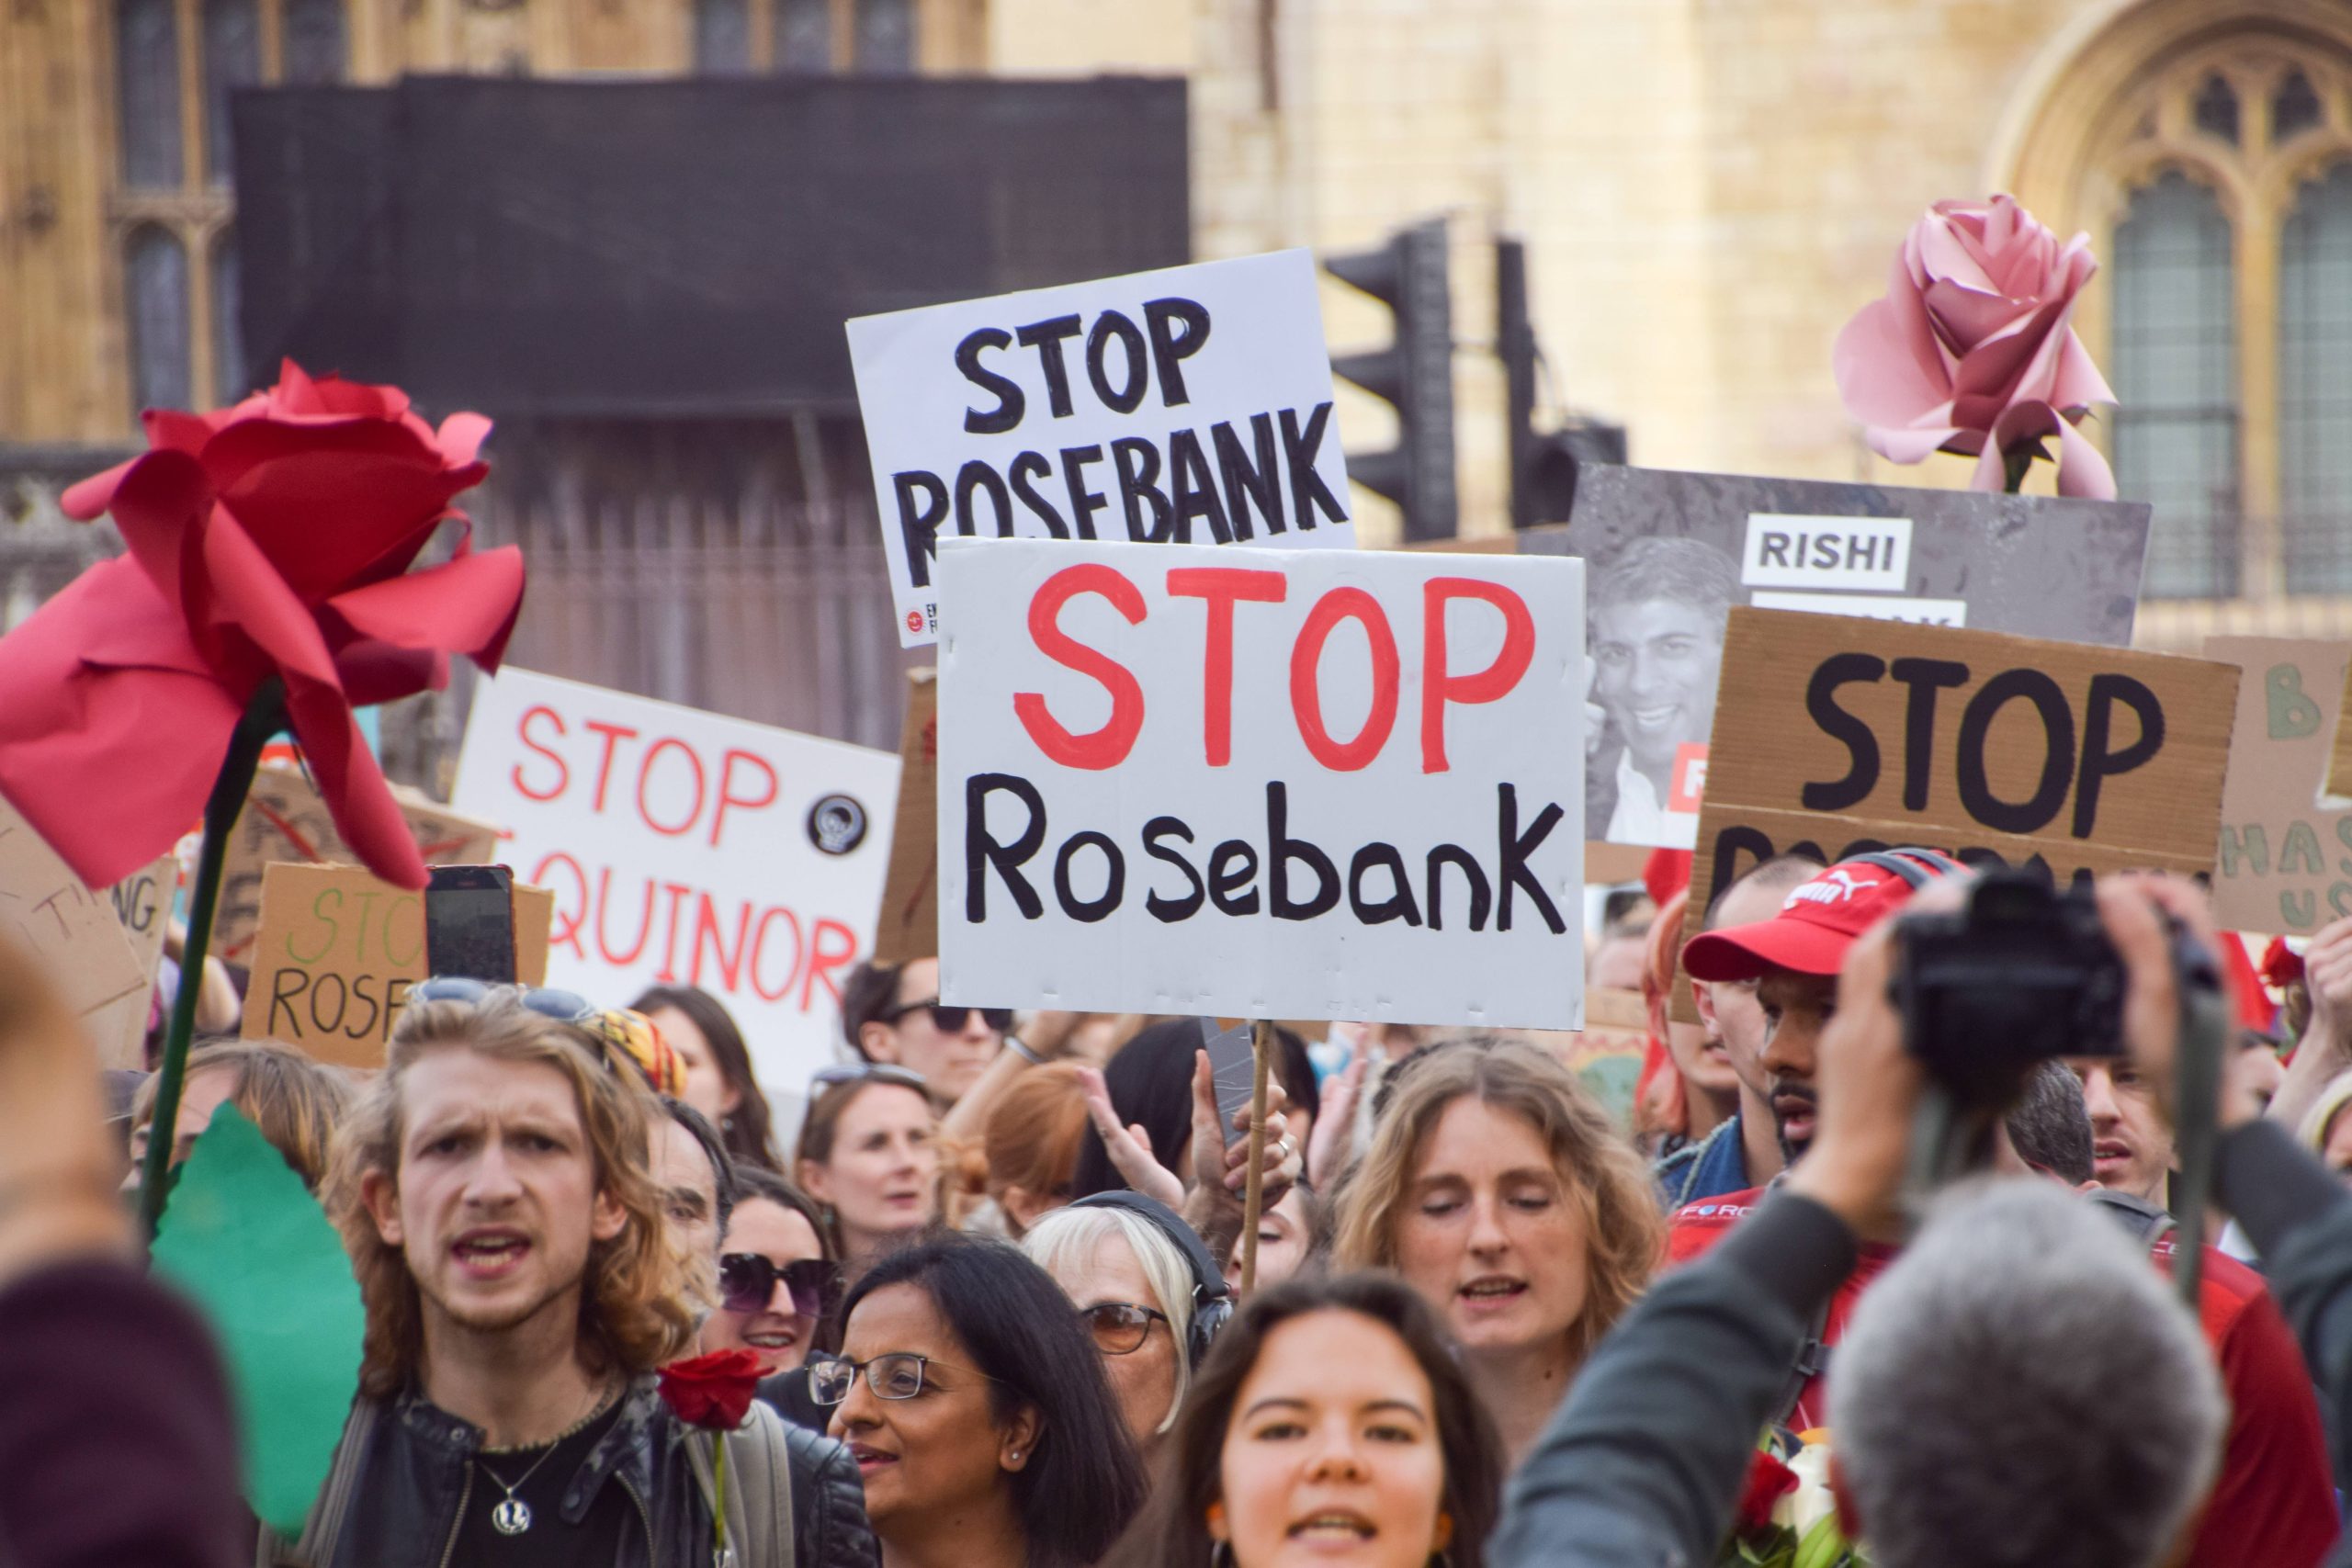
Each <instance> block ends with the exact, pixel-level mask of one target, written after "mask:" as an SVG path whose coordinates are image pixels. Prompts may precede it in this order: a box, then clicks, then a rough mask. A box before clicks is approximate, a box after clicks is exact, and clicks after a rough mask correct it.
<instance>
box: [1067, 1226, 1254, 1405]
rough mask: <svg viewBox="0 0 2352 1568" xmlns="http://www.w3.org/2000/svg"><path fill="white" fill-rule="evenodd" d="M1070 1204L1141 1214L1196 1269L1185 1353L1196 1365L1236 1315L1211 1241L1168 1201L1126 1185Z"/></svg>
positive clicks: (1223, 1271)
mask: <svg viewBox="0 0 2352 1568" xmlns="http://www.w3.org/2000/svg"><path fill="white" fill-rule="evenodd" d="M1070 1207H1071V1208H1073V1209H1125V1211H1126V1212H1127V1213H1131V1214H1140V1215H1141V1216H1142V1217H1143V1218H1145V1219H1147V1220H1148V1221H1150V1222H1151V1224H1153V1225H1155V1226H1156V1227H1158V1229H1159V1234H1160V1235H1164V1236H1166V1237H1167V1238H1168V1239H1169V1241H1170V1242H1171V1243H1173V1244H1174V1246H1175V1247H1176V1250H1177V1251H1178V1252H1180V1253H1182V1254H1183V1256H1184V1263H1185V1266H1186V1267H1187V1268H1189V1269H1192V1271H1193V1331H1192V1333H1191V1334H1190V1335H1189V1336H1188V1337H1186V1339H1185V1342H1184V1356H1185V1359H1186V1360H1187V1361H1189V1362H1190V1363H1191V1365H1193V1367H1195V1368H1197V1367H1198V1366H1199V1365H1200V1364H1201V1358H1202V1357H1204V1356H1205V1355H1207V1354H1208V1353H1209V1345H1210V1343H1211V1342H1212V1341H1213V1340H1215V1339H1216V1336H1217V1331H1218V1330H1219V1329H1221V1328H1223V1327H1224V1326H1225V1325H1227V1323H1229V1322H1231V1321H1232V1319H1233V1287H1232V1286H1230V1285H1228V1284H1227V1283H1226V1282H1225V1270H1224V1269H1219V1268H1218V1267H1217V1266H1216V1258H1212V1257H1211V1256H1209V1249H1208V1245H1207V1244H1206V1243H1205V1242H1204V1241H1202V1240H1201V1238H1200V1237H1199V1236H1197V1235H1193V1227H1192V1226H1190V1225H1188V1224H1185V1223H1184V1222H1183V1220H1182V1218H1181V1217H1180V1216H1179V1215H1178V1214H1177V1213H1176V1212H1175V1211H1174V1210H1172V1209H1170V1207H1169V1206H1168V1205H1167V1204H1165V1203H1163V1202H1161V1201H1159V1199H1157V1198H1147V1197H1145V1196H1144V1195H1143V1194H1142V1193H1140V1192H1135V1191H1130V1190H1127V1189H1125V1188H1117V1187H1114V1188H1113V1189H1111V1190H1108V1191H1104V1192H1095V1193H1091V1194H1089V1195H1088V1196H1086V1197H1084V1198H1080V1199H1079V1200H1078V1201H1076V1202H1074V1203H1072V1204H1071V1205H1070Z"/></svg>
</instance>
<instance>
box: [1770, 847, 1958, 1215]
mask: <svg viewBox="0 0 2352 1568" xmlns="http://www.w3.org/2000/svg"><path fill="white" fill-rule="evenodd" d="M1967 880H1968V879H1967V878H1965V877H1960V876H1951V877H1946V878H1944V879H1942V880H1941V881H1939V882H1936V883H1933V884H1931V885H1930V886H1928V887H1927V888H1926V889H1925V890H1923V891H1922V892H1921V893H1920V894H1919V895H1918V897H1916V898H1914V899H1913V900H1912V901H1911V903H1910V904H1909V906H1907V909H1906V912H1908V911H1909V910H1935V909H1956V908H1959V907H1960V905H1961V903H1962V899H1963V897H1965V888H1966V886H1967ZM1898 918H1899V917H1898ZM1894 924H1895V922H1894V920H1892V919H1890V920H1883V921H1881V922H1880V923H1879V924H1878V925H1877V926H1875V927H1873V928H1872V929H1871V930H1870V931H1866V932H1864V933H1863V934H1862V935H1861V936H1860V938H1858V939H1857V940H1856V941H1855V942H1854V944H1853V946H1852V947H1851V948H1849V949H1848V950H1847V953H1846V962H1845V964H1843V966H1841V967H1840V968H1839V970H1838V1010H1837V1012H1836V1014H1835V1015H1834V1016H1833V1017H1832V1018H1831V1019H1830V1020H1829V1022H1828V1025H1827V1027H1826V1029H1824V1030H1823V1032H1822V1035H1821V1043H1820V1046H1819V1049H1818V1055H1817V1057H1816V1061H1815V1081H1816V1083H1817V1085H1818V1087H1819V1089H1820V1096H1821V1099H1820V1109H1819V1111H1818V1117H1819V1120H1818V1122H1816V1124H1815V1133H1814V1137H1813V1146H1812V1148H1811V1149H1810V1150H1809V1151H1808V1152H1807V1153H1806V1155H1805V1157H1804V1159H1803V1160H1801V1161H1799V1162H1798V1164H1797V1166H1796V1167H1795V1168H1794V1169H1793V1170H1792V1172H1791V1174H1790V1176H1789V1179H1788V1189H1789V1190H1790V1191H1792V1192H1799V1193H1803V1194H1804V1196H1806V1197H1808V1198H1811V1199H1812V1200H1814V1201H1815V1202H1817V1203H1819V1204H1821V1205H1822V1206H1823V1207H1824V1208H1826V1209H1827V1210H1829V1211H1830V1212H1831V1213H1834V1214H1836V1215H1837V1216H1838V1218H1839V1219H1841V1220H1843V1221H1845V1222H1846V1224H1847V1225H1848V1226H1849V1228H1850V1229H1852V1230H1853V1232H1854V1233H1855V1234H1856V1235H1860V1236H1862V1237H1865V1238H1887V1237H1892V1236H1894V1235H1896V1234H1898V1233H1899V1231H1900V1228H1901V1224H1902V1215H1901V1213H1900V1199H1901V1194H1902V1190H1903V1178H1904V1174H1905V1167H1906V1165H1907V1163H1908V1161H1909V1158H1910V1153H1911V1123H1912V1119H1913V1113H1914V1112H1915V1111H1917V1109H1918V1105H1919V1095H1920V1091H1921V1089H1923V1088H1924V1087H1925V1085H1926V1082H1927V1075H1926V1069H1925V1068H1924V1067H1923V1066H1922V1065H1921V1064H1920V1061H1919V1059H1918V1058H1917V1056H1914V1055H1912V1054H1911V1053H1910V1051H1909V1050H1908V1049H1906V1048H1905V1045H1904V1043H1903V1019H1902V1016H1901V1015H1900V1014H1899V1013H1897V1012H1896V1011H1895V1010H1894V1000H1893V998H1891V997H1890V996H1889V994H1888V991H1887V980H1888V977H1889V976H1890V975H1891V974H1892V972H1893V966H1894Z"/></svg>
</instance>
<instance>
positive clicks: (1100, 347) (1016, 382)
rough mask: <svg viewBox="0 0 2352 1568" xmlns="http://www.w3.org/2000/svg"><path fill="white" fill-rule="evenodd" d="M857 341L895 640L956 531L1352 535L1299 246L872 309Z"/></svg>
mask: <svg viewBox="0 0 2352 1568" xmlns="http://www.w3.org/2000/svg"><path fill="white" fill-rule="evenodd" d="M849 348H850V362H851V365H852V367H853V368H854V370H855V372H856V375H857V400H858V404H859V407H860V408H862V409H863V410H864V411H865V444H866V446H867V449H868V450H869V451H870V453H871V454H872V457H873V460H874V495H875V502H876V505H877V507H878V508H879V509H880V513H881V520H882V547H883V551H884V553H885V554H886V555H887V556H888V558H889V562H890V587H891V592H892V595H893V597H894V599H895V601H896V606H897V610H898V619H899V642H900V643H901V644H902V645H903V646H906V647H909V648H913V647H917V646H920V645H922V644H926V643H930V642H933V641H934V640H936V639H937V637H938V634H939V625H940V620H939V617H940V606H941V604H943V603H944V595H943V594H942V593H941V592H940V584H939V582H938V581H937V574H936V565H935V561H936V556H937V550H938V546H939V542H940V541H941V540H943V539H947V538H956V537H961V538H989V539H1011V538H1053V539H1069V540H1091V539H1125V540H1131V541H1148V542H1151V543H1156V544H1179V545H1182V544H1202V545H1206V544H1219V545H1223V544H1251V543H1255V544H1268V545H1351V544H1353V543H1354V542H1355V530H1354V526H1353V525H1352V524H1351V522H1350V521H1349V511H1348V473H1347V465H1346V460H1345V459H1344V458H1343V457H1341V456H1340V429H1339V425H1338V423H1337V422H1336V421H1335V420H1334V419H1333V417H1332V413H1331V362H1330V359H1329V355H1328V353H1327V351H1326V350H1325V348H1324V344H1323V314H1322V310H1321V307H1320V304H1319V302H1318V299H1317V294H1316V286H1315V264H1314V260H1313V258H1312V257H1311V256H1309V255H1308V254H1307V253H1306V252H1305V251H1279V252H1276V253H1274V254H1271V255H1262V256H1243V257H1239V258H1237V259H1235V260H1231V261H1219V262H1205V263H1203V264H1201V265H1197V266H1182V267H1170V268H1168V269H1166V270H1164V271H1160V272H1144V273H1135V274H1131V275H1129V276H1125V277H1109V278H1103V279H1100V280H1098V281H1095V282H1091V283H1080V284H1072V285H1069V286H1068V287H1066V288H1037V289H1031V290H1028V291H1026V292H1024V293H1020V294H1006V295H1001V296H999V297H997V298H995V299H972V300H966V301H963V302H961V303H958V304H953V305H935V306H931V307H928V308H925V309H922V310H899V311H895V312H893V313H891V314H889V315H887V316H863V317H860V318H858V319H857V320H855V321H851V322H850V323H849Z"/></svg>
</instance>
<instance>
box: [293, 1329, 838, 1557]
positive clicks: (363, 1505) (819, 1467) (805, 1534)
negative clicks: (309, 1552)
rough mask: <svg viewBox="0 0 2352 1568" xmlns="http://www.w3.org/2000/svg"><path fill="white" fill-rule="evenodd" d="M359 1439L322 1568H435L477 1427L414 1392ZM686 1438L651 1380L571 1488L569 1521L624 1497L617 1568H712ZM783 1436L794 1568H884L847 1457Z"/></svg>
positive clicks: (477, 1444) (630, 1400)
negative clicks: (611, 1492)
mask: <svg viewBox="0 0 2352 1568" xmlns="http://www.w3.org/2000/svg"><path fill="white" fill-rule="evenodd" d="M363 1431H364V1436H363V1438H362V1440H364V1441H365V1442H366V1443H367V1445H368V1449H367V1453H366V1457H365V1460H364V1462H363V1463H362V1464H361V1465H360V1467H359V1470H358V1472H357V1480H356V1484H355V1486H354V1489H353V1493H352V1497H351V1502H350V1508H349V1512H348V1514H347V1516H346V1517H345V1525H344V1528H343V1529H341V1531H340V1532H339V1534H338V1539H337V1540H336V1541H335V1542H334V1547H333V1556H332V1558H331V1559H330V1561H329V1562H327V1563H324V1564H322V1565H321V1568H437V1565H438V1564H441V1563H444V1562H447V1557H448V1552H449V1550H450V1547H451V1546H452V1544H453V1543H454V1541H455V1540H456V1535H457V1525H458V1515H459V1513H460V1511H461V1510H462V1509H463V1508H464V1506H465V1505H466V1501H467V1493H468V1489H469V1487H471V1486H473V1485H475V1484H477V1483H476V1481H475V1480H474V1472H475V1470H476V1468H477V1467H476V1466H475V1465H474V1464H473V1463H472V1460H473V1456H474V1454H475V1452H476V1451H477V1450H479V1449H480V1448H481V1437H482V1434H481V1428H479V1427H473V1426H470V1425H469V1424H468V1423H466V1422H463V1421H460V1420H458V1418H457V1417H456V1416H451V1415H449V1414H447V1412H446V1411H443V1410H440V1409H438V1408H436V1407H435V1406H434V1405H432V1404H427V1403H426V1402H425V1401H424V1399H423V1398H422V1397H420V1396H418V1395H416V1394H413V1393H411V1394H408V1395H404V1396H402V1397H401V1398H400V1399H398V1400H395V1401H393V1402H392V1403H391V1404H388V1405H379V1406H377V1407H375V1409H374V1411H373V1412H372V1419H369V1420H368V1421H367V1422H365V1423H364V1426H363ZM686 1431H687V1429H686V1428H685V1427H683V1426H682V1425H680V1424H679V1422H678V1421H677V1419H676V1418H675V1417H674V1416H672V1415H671V1414H670V1410H669V1407H668V1406H667V1405H665V1404H662V1399H661V1396H660V1394H659V1393H657V1392H656V1391H655V1382H654V1380H653V1379H652V1378H651V1377H650V1376H649V1377H644V1378H640V1379H639V1380H638V1382H636V1383H635V1385H633V1386H632V1387H631V1388H630V1390H629V1392H628V1395H627V1397H626V1398H625V1399H624V1401H623V1403H622V1406H621V1413H620V1417H619V1419H618V1420H616V1422H615V1423H614V1424H613V1427H612V1430H610V1431H609V1432H607V1433H605V1437H604V1439H603V1441H601V1442H599V1443H598V1444H597V1445H596V1447H595V1449H594V1450H593V1451H591V1452H590V1454H589V1455H588V1457H587V1459H586V1460H584V1461H582V1463H581V1466H580V1469H579V1470H578V1472H575V1473H574V1475H573V1476H572V1479H571V1484H570V1485H569V1486H567V1487H566V1488H565V1489H564V1494H563V1504H562V1513H563V1516H564V1517H565V1518H567V1519H573V1520H576V1519H578V1518H580V1517H582V1515H583V1514H584V1513H585V1512H586V1511H587V1509H588V1506H589V1505H590V1503H591V1502H593V1501H594V1498H595V1497H596V1495H597V1493H598V1491H599V1490H600V1489H601V1488H603V1487H605V1486H608V1485H609V1486H618V1487H620V1488H621V1489H622V1490H623V1491H624V1492H625V1493H627V1494H628V1499H629V1502H630V1504H631V1505H632V1511H633V1512H634V1514H635V1515H636V1517H637V1518H638V1520H639V1523H640V1525H641V1527H642V1528H641V1529H633V1530H629V1531H628V1532H626V1533H624V1534H623V1536H622V1538H621V1550H620V1553H619V1555H618V1557H617V1558H616V1560H615V1562H614V1564H613V1568H704V1565H705V1564H707V1563H708V1562H710V1548H711V1517H710V1508H709V1506H708V1505H707V1503H706V1502H705V1500H704V1498H703V1495H702V1493H701V1490H700V1489H699V1488H698V1487H697V1486H696V1485H695V1479H694V1473H693V1471H692V1469H691V1468H690V1465H689V1461H688V1459H687V1455H686V1450H685V1446H684V1442H685V1437H686ZM785 1432H786V1456H787V1459H788V1461H789V1468H790V1472H791V1480H792V1533H793V1548H794V1568H876V1564H877V1563H878V1562H880V1558H881V1554H880V1549H879V1548H878V1547H877V1546H876V1544H875V1540H874V1530H873V1527H872V1526H871V1525H869V1524H868V1523H867V1522H866V1517H865V1487H864V1485H863V1483H861V1482H860V1481H859V1479H858V1474H857V1465H856V1462H855V1461H854V1460H852V1459H851V1458H850V1455H849V1450H847V1449H846V1448H844V1447H843V1446H842V1444H840V1443H838V1442H835V1441H834V1440H833V1439H831V1438H826V1437H822V1436H820V1435H819V1434H817V1433H814V1432H810V1431H807V1430H804V1429H802V1428H799V1427H791V1426H789V1425H787V1426H786V1428H785ZM741 1568H772V1565H770V1564H765V1563H757V1562H743V1563H742V1564H741Z"/></svg>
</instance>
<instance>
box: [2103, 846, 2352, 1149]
mask: <svg viewBox="0 0 2352 1568" xmlns="http://www.w3.org/2000/svg"><path fill="white" fill-rule="evenodd" d="M2098 912H2099V919H2100V920H2101V921H2102V922H2103V923H2104V924H2105V925H2106V927H2107V938H2108V940H2109V942H2113V943H2114V944H2115V951H2116V953H2117V955H2118V956H2119V957H2120V958H2121V959H2122V960H2123V975H2124V991H2123V1043H2124V1045H2125V1047H2126V1048H2127V1049H2128V1050H2130V1052H2131V1059H2132V1061H2133V1062H2134V1063H2135V1064H2136V1065H2137V1066H2138V1067H2139V1069H2140V1076H2141V1077H2142V1078H2143V1080H2144V1081H2145V1082H2146V1083H2147V1084H2148V1086H2149V1087H2150V1088H2151V1089H2154V1091H2155V1096H2156V1104H2157V1106H2158V1107H2159V1108H2160V1109H2161V1110H2162V1111H2164V1113H2165V1116H2166V1117H2167V1118H2171V1117H2174V1116H2175V1115H2176V1114H2177V1107H2178V1094H2177V1089H2178V1082H2179V1060H2178V1057H2179V1050H2180V980H2179V976H2177V975H2176V974H2175V973H2174V972H2173V961H2172V935H2171V932H2170V931H2168V930H2167V929H2166V926H2165V917H2166V916H2170V917H2171V918H2172V919H2176V920H2177V921H2179V922H2180V923H2181V924H2182V925H2184V926H2186V927H2187V928H2188V931H2189V934H2190V935H2191V936H2193V937H2194V938H2195V939H2196V940H2197V941H2198V942H2201V943H2202V944H2204V946H2205V947H2206V949H2207V950H2208V951H2209V952H2218V951H2219V942H2218V940H2217V938H2216V937H2215V934H2214V929H2213V910H2212V906H2211V903H2210V902H2209V901H2208V900H2207V898H2206V897H2205V895H2204V893H2203V892H2202V891H2200V890H2199V888H2198V886H2197V885H2196V884H2195V883H2193V882H2191V881H2189V880H2188V878H2186V877H2182V876H2173V875H2170V874H2165V873H2161V872H2124V873H2121V874H2117V875H2114V876H2103V877H2101V878H2099V881H2098ZM2343 923H2344V922H2338V924H2343ZM2330 929H2331V930H2333V929H2334V928H2330ZM2322 934H2323V935H2324V934H2325V933H2322ZM2346 936H2347V937H2352V928H2347V931H2346ZM2318 994H2319V989H2318V987H2317V985H2316V984H2314V986H2313V987H2312V999H2313V1001H2314V1002H2316V1001H2317V999H2318ZM2313 1032H2317V1028H2316V1017H2315V1018H2314V1031H2313ZM2246 1055H2247V1054H2246V1053H2245V1052H2240V1051H2232V1052H2229V1053H2227V1057H2228V1060H2227V1062H2226V1063H2225V1065H2224V1066H2223V1070H2222V1095H2221V1103H2220V1106H2219V1108H2218V1120H2219V1122H2220V1124H2221V1126H2222V1129H2223V1130H2224V1131H2226V1130H2228V1129H2229V1128H2232V1127H2235V1126H2237V1125H2239V1124H2240V1123H2242V1122H2251V1121H2254V1120H2256V1118H2258V1117H2260V1116H2261V1114H2262V1109H2263V1108H2262V1101H2261V1100H2260V1098H2259V1097H2258V1096H2257V1095H2256V1093H2255V1091H2254V1089H2253V1086H2252V1085H2251V1084H2250V1083H2249V1082H2248V1081H2247V1079H2246V1077H2245V1074H2244V1073H2243V1072H2241V1071H2239V1070H2238V1065H2239V1063H2240V1062H2241V1061H2242V1060H2244V1059H2245V1056H2246Z"/></svg>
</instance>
